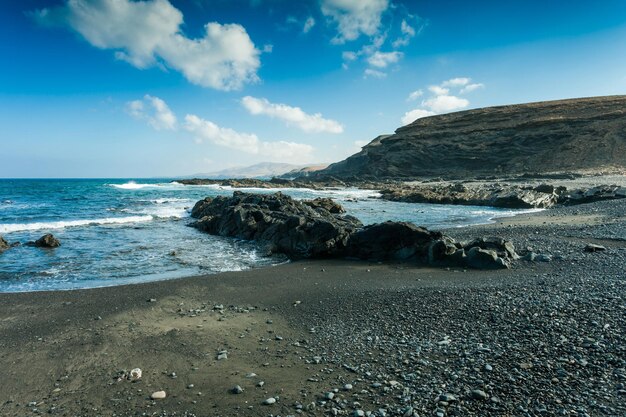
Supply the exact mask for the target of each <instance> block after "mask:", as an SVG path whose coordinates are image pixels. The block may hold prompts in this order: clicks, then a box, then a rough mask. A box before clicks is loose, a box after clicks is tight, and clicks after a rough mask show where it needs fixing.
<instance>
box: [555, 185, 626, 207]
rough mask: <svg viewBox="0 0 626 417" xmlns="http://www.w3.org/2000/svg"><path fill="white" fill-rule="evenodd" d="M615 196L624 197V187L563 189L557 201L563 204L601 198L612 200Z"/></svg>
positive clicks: (625, 196)
mask: <svg viewBox="0 0 626 417" xmlns="http://www.w3.org/2000/svg"><path fill="white" fill-rule="evenodd" d="M616 198H626V187H620V186H618V185H602V186H597V187H592V188H585V189H576V190H571V191H567V190H563V192H562V193H561V195H560V196H559V203H560V204H563V205H574V204H583V203H592V202H594V201H601V200H613V199H616Z"/></svg>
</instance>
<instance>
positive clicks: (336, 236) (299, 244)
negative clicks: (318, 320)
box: [191, 191, 362, 259]
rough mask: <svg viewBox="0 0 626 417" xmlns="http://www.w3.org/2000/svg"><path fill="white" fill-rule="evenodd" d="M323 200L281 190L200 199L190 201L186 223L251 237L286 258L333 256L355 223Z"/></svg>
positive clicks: (248, 238) (354, 228)
mask: <svg viewBox="0 0 626 417" xmlns="http://www.w3.org/2000/svg"><path fill="white" fill-rule="evenodd" d="M342 212H343V209H342V208H341V206H339V205H337V204H335V203H333V202H332V201H330V202H329V201H326V200H323V199H317V200H313V201H311V202H302V201H297V200H294V199H292V198H291V197H289V196H287V195H284V194H282V193H276V194H265V195H263V194H247V193H242V192H238V191H236V192H235V193H233V196H232V197H215V198H205V199H204V200H201V201H199V202H198V203H196V205H195V206H194V208H193V210H192V212H191V216H192V217H194V218H197V219H198V220H197V221H196V222H194V223H192V226H193V227H195V228H197V229H200V230H203V231H205V232H208V233H211V234H215V235H220V236H231V237H236V238H240V239H246V240H256V241H260V242H262V243H264V244H266V245H267V249H268V251H269V252H280V253H284V254H286V255H287V256H288V257H289V258H291V259H302V258H320V257H328V256H335V255H337V254H338V253H339V252H341V251H342V250H343V249H344V248H345V246H346V244H347V242H348V238H349V237H350V235H351V234H352V233H354V232H355V231H356V230H357V229H358V228H360V227H361V226H362V224H361V222H360V221H359V220H357V219H356V218H354V217H351V216H344V215H341V214H340V213H342Z"/></svg>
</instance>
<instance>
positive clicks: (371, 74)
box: [363, 68, 387, 78]
mask: <svg viewBox="0 0 626 417" xmlns="http://www.w3.org/2000/svg"><path fill="white" fill-rule="evenodd" d="M386 76H387V73H385V72H382V71H378V70H375V69H371V68H367V69H365V71H364V72H363V78H385V77H386Z"/></svg>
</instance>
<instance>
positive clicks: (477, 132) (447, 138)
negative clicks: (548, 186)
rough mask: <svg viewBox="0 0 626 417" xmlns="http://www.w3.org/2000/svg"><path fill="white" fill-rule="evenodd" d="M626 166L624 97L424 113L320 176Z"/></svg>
mask: <svg viewBox="0 0 626 417" xmlns="http://www.w3.org/2000/svg"><path fill="white" fill-rule="evenodd" d="M624 168H626V96H609V97H592V98H581V99H569V100H558V101H547V102H539V103H528V104H518V105H510V106H498V107H488V108H483V109H475V110H467V111H462V112H456V113H450V114H444V115H439V116H431V117H425V118H422V119H418V120H416V121H414V122H413V123H411V124H409V125H407V126H404V127H401V128H399V129H398V130H396V133H395V134H394V135H389V136H379V137H377V138H376V139H374V140H373V141H372V142H370V143H369V144H368V145H366V146H365V147H363V149H362V150H361V152H359V153H357V154H355V155H352V156H351V157H349V158H347V159H346V160H344V161H341V162H338V163H335V164H332V165H330V166H329V167H328V168H327V169H325V170H322V171H319V173H317V175H315V176H316V177H318V178H321V177H324V176H326V177H328V176H333V177H336V178H340V179H349V180H350V179H351V180H354V179H359V180H365V179H367V180H372V179H390V178H396V179H408V178H420V177H443V178H467V177H477V176H484V175H496V176H502V175H516V174H542V173H553V172H580V171H602V170H616V169H617V170H619V169H624Z"/></svg>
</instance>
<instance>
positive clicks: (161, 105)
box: [126, 94, 176, 130]
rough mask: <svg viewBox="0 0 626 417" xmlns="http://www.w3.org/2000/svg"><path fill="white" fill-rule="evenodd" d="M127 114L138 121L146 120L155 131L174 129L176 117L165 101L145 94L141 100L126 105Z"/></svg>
mask: <svg viewBox="0 0 626 417" xmlns="http://www.w3.org/2000/svg"><path fill="white" fill-rule="evenodd" d="M126 111H127V112H128V114H130V115H131V116H133V117H134V118H136V119H139V120H146V121H147V122H148V124H149V125H150V126H152V127H153V128H154V129H156V130H174V129H176V116H175V115H174V113H173V112H172V111H171V110H170V108H169V107H168V106H167V104H166V103H165V101H163V100H161V99H160V98H158V97H153V96H150V95H148V94H146V95H145V96H144V97H143V100H133V101H129V102H128V103H126Z"/></svg>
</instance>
